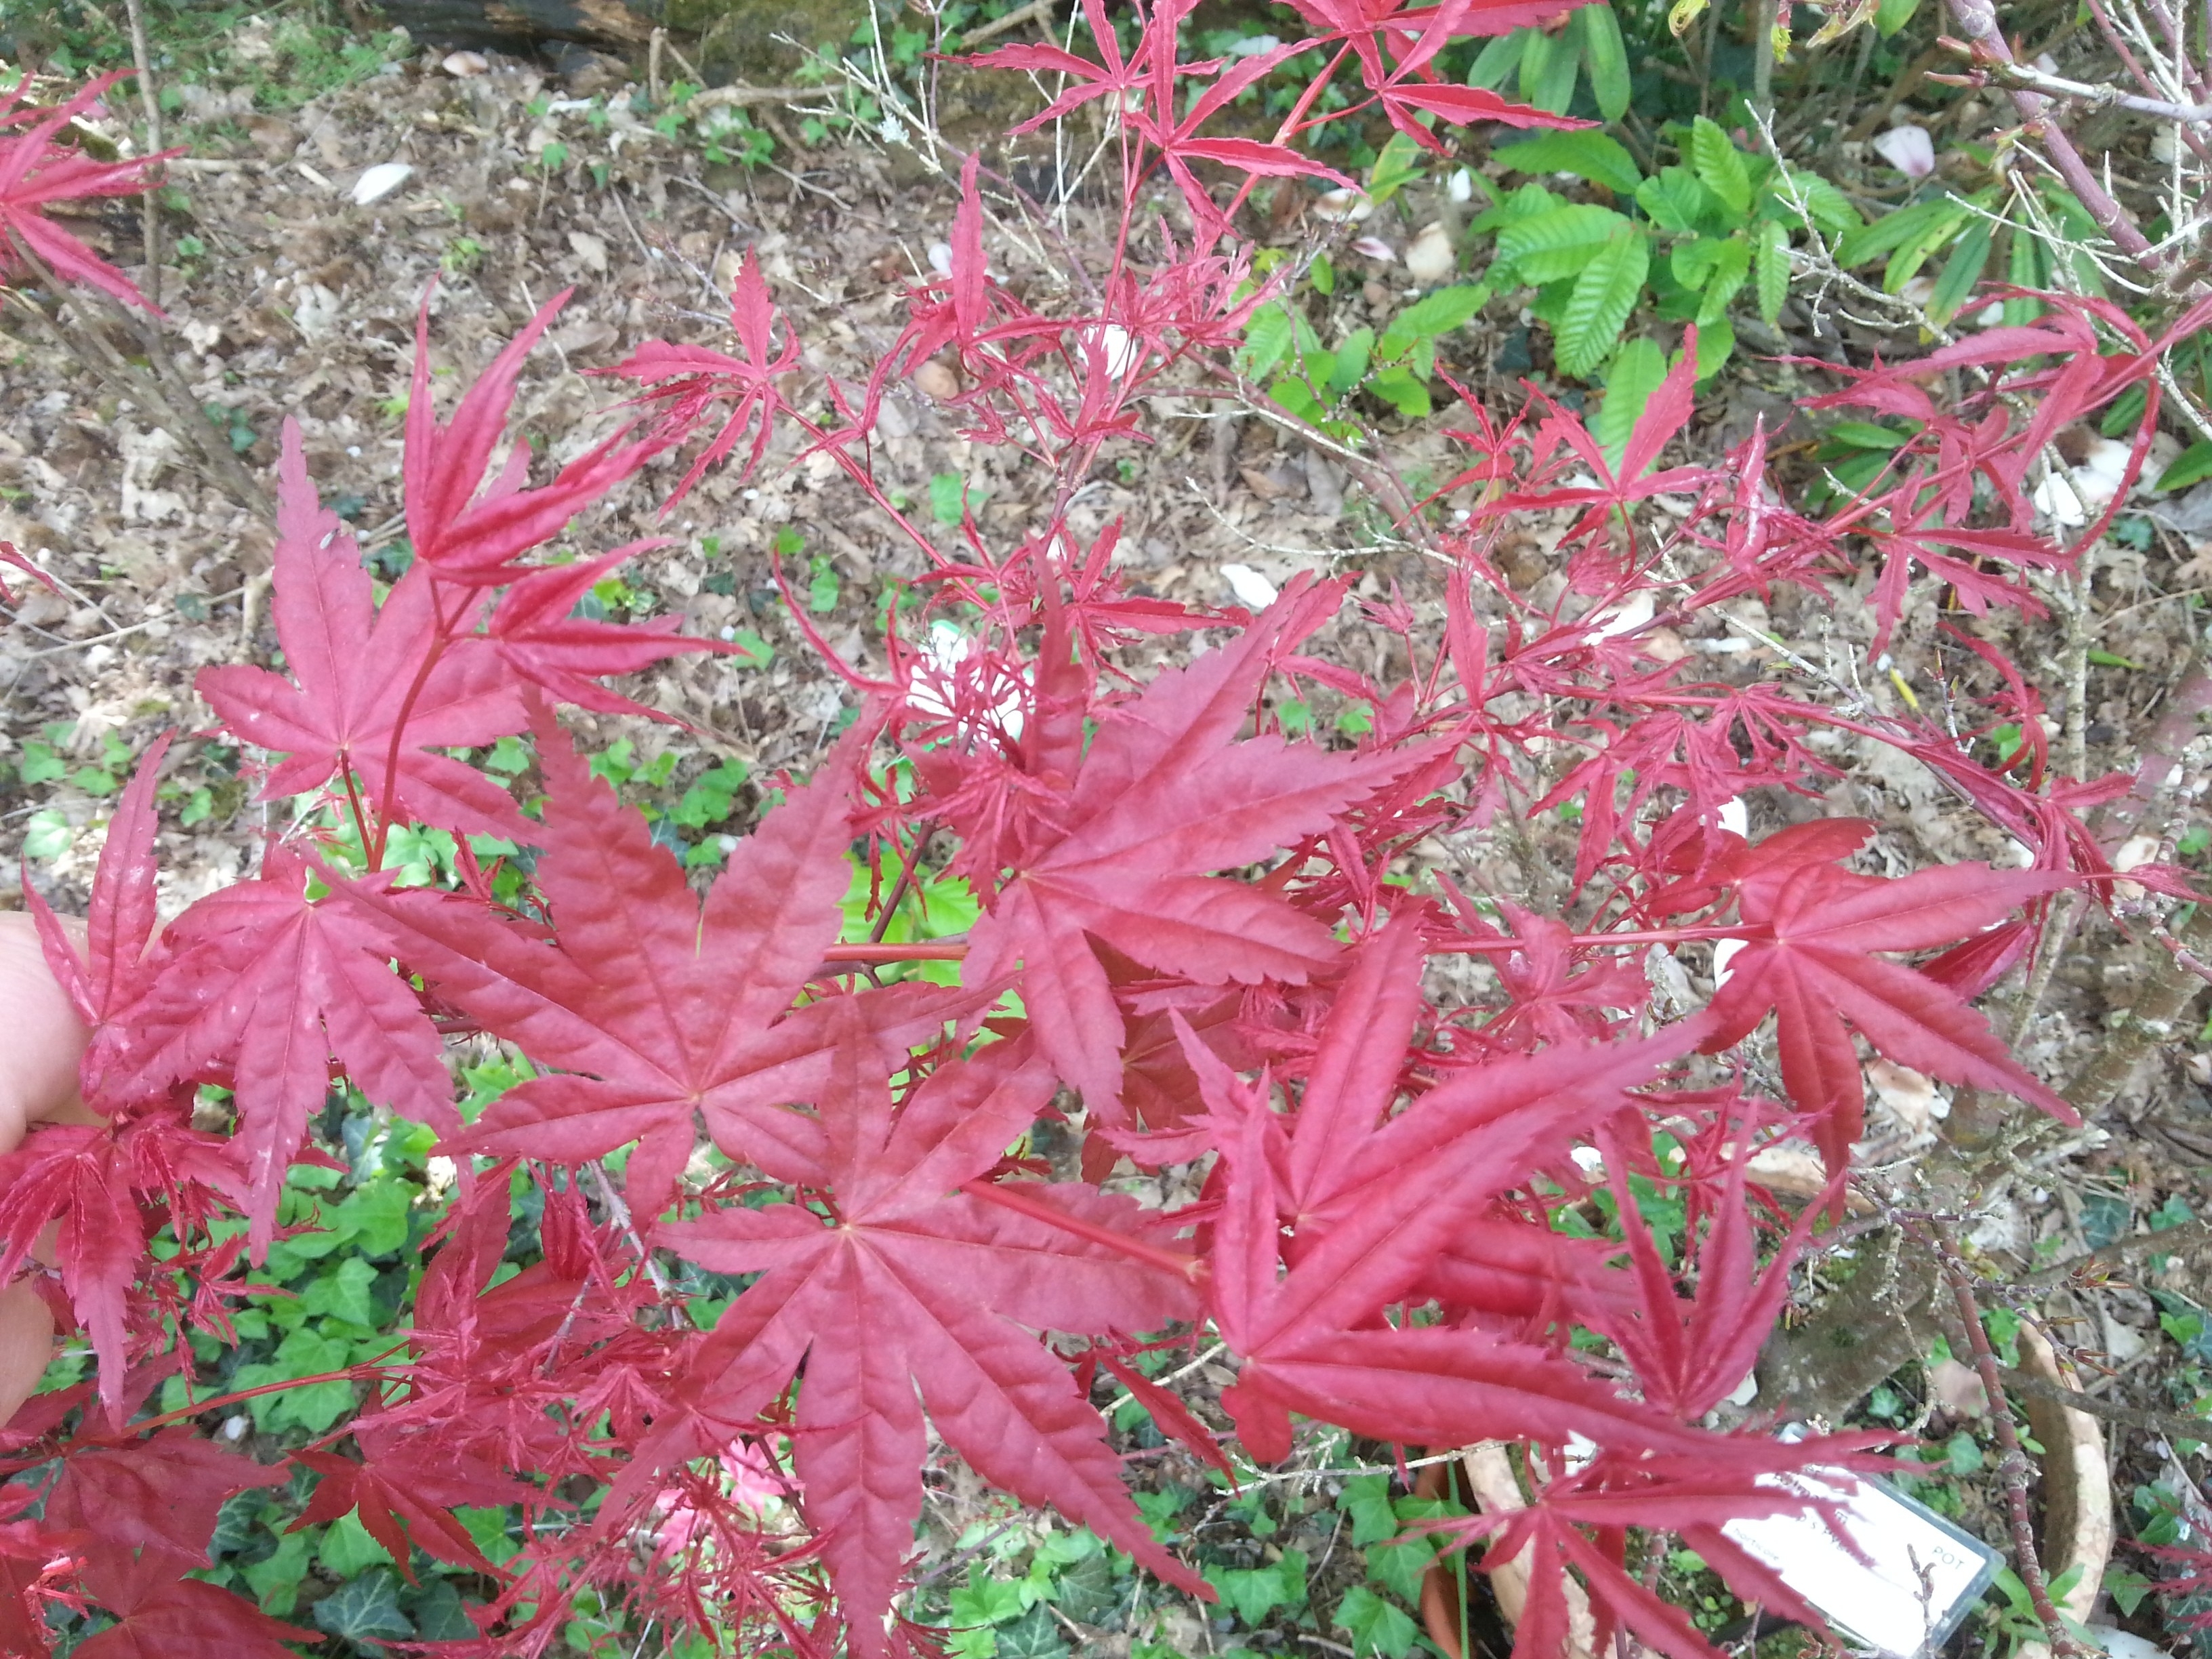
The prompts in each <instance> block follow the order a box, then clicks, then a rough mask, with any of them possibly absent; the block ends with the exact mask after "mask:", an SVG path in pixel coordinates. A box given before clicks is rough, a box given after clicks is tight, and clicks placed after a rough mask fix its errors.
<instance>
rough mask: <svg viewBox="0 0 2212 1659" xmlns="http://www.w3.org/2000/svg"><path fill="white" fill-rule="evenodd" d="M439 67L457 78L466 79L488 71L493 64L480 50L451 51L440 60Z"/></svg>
mask: <svg viewBox="0 0 2212 1659" xmlns="http://www.w3.org/2000/svg"><path fill="white" fill-rule="evenodd" d="M438 67H439V68H440V69H441V70H445V71H446V73H447V74H448V75H450V76H453V78H454V79H455V80H457V81H465V80H467V79H468V78H469V76H472V75H483V74H485V73H487V72H488V71H489V70H490V68H491V65H490V64H489V63H487V62H486V61H485V59H484V55H483V53H482V52H447V54H446V55H445V57H444V58H443V59H441V61H440V63H439V64H438Z"/></svg>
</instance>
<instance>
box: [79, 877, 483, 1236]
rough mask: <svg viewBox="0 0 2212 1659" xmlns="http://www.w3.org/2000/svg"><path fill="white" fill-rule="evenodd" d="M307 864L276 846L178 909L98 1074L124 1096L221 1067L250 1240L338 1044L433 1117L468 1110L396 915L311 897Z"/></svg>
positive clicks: (325, 1082) (352, 1073) (447, 1119)
mask: <svg viewBox="0 0 2212 1659" xmlns="http://www.w3.org/2000/svg"><path fill="white" fill-rule="evenodd" d="M308 878H309V867H308V866H307V862H306V861H305V860H302V859H301V857H300V856H299V855H298V854H295V853H292V852H290V851H289V850H288V849H286V848H282V847H271V848H269V849H268V850H267V851H266V852H265V853H264V854H263V855H262V861H261V874H260V877H259V878H258V879H257V880H254V881H246V882H240V883H238V884H236V885H234V886H230V887H226V888H223V889H222V890H219V891H216V892H214V893H210V895H208V896H207V897H205V898H204V899H202V900H200V902H198V903H197V904H195V905H193V906H192V907H191V908H190V909H189V910H186V911H185V913H184V914H183V915H180V916H179V917H178V918H177V920H176V921H174V922H173V923H172V924H170V927H169V930H168V932H167V934H166V935H165V936H164V939H163V940H162V961H161V971H160V974H159V976H158V977H157V978H156V979H155V982H154V984H153V985H152V987H150V988H149V990H148V991H147V993H146V994H145V995H144V996H143V998H142V999H141V1000H139V1001H138V1002H137V1003H136V1004H134V1005H133V1006H132V1007H131V1011H130V1018H129V1019H128V1020H127V1021H125V1022H120V1023H119V1024H120V1025H121V1026H122V1029H121V1030H119V1032H118V1035H117V1039H116V1042H115V1045H114V1047H115V1048H116V1049H117V1050H118V1051H119V1052H118V1053H117V1054H116V1055H115V1057H114V1058H113V1059H112V1060H110V1062H109V1066H108V1068H107V1070H106V1073H105V1075H104V1077H103V1085H104V1087H105V1088H106V1091H108V1092H109V1093H110V1094H111V1095H112V1096H115V1097H120V1098H125V1099H129V1098H134V1097H143V1096H146V1095H149V1094H153V1093H155V1092H158V1091H161V1090H164V1089H166V1088H167V1087H168V1085H171V1084H173V1083H176V1082H179V1081H182V1080H185V1079H194V1078H197V1077H200V1076H202V1075H204V1074H205V1073H208V1072H209V1071H210V1068H212V1067H215V1066H227V1067H228V1073H229V1075H230V1080H231V1086H232V1088H233V1089H234V1091H236V1096H237V1103H238V1110H239V1118H240V1124H239V1131H238V1143H239V1146H240V1151H241V1152H242V1153H243V1158H244V1164H245V1166H246V1181H247V1198H246V1205H247V1210H248V1213H249V1214H250V1215H251V1216H252V1222H253V1226H252V1234H251V1237H252V1243H253V1247H254V1249H255V1250H256V1251H257V1253H258V1252H259V1251H260V1250H261V1249H263V1248H264V1246H265V1244H266V1243H267V1241H268V1239H269V1238H270V1237H271V1236H272V1234H273V1232H274V1230H275V1227H276V1200H277V1195H278V1193H279V1191H280V1190H281V1188H283V1182H284V1176H285V1172H286V1171H287V1170H289V1169H290V1168H291V1164H292V1159H293V1157H294V1155H295V1154H296V1153H297V1152H298V1151H299V1150H300V1147H301V1144H302V1143H303V1142H304V1141H305V1139H306V1138H307V1120H308V1118H309V1117H311V1116H312V1115H314V1114H315V1113H316V1112H319V1111H320V1110H321V1109H322V1106H323V1101H324V1097H325V1095H326V1094H327V1093H328V1091H329V1088H330V1079H331V1059H332V1057H333V1056H335V1057H336V1059H337V1061H338V1063H339V1064H340V1065H341V1066H343V1068H344V1070H345V1073H346V1074H347V1075H348V1076H349V1077H350V1078H351V1079H353V1081H354V1082H355V1084H356V1085H358V1086H359V1087H360V1089H361V1090H362V1092H363V1093H364V1094H366V1095H367V1096H368V1097H369V1098H370V1099H371V1100H373V1101H374V1102H376V1103H378V1104H380V1105H386V1106H390V1107H392V1109H395V1110H397V1111H398V1112H399V1113H400V1114H401V1115H404V1116H406V1117H410V1118H412V1119H414V1120H415V1121H417V1122H420V1123H428V1124H430V1125H431V1126H432V1127H436V1128H439V1129H451V1128H457V1127H459V1124H460V1119H459V1115H457V1114H456V1113H455V1112H454V1110H453V1079H451V1077H450V1076H449V1075H448V1074H447V1071H446V1067H445V1062H444V1060H443V1054H444V1051H445V1043H444V1042H443V1040H442V1039H441V1037H440V1036H439V1035H438V1032H437V1030H436V1028H435V1026H433V1025H432V1024H430V1021H429V1019H428V1017H427V1016H426V1015H425V1014H424V1013H423V1012H422V1004H421V1002H420V1001H419V1000H417V999H416V995H415V993H414V992H413V991H411V990H410V989H409V988H408V987H407V985H406V984H405V982H404V981H402V980H400V979H399V978H398V977H397V976H396V975H394V974H393V973H392V968H391V963H390V958H391V954H392V951H391V945H390V944H389V942H388V939H387V937H386V936H387V933H388V930H387V929H386V928H385V927H382V926H381V925H380V923H379V922H378V921H377V920H376V919H375V918H374V916H371V915H367V914H365V913H364V912H363V911H362V910H361V909H360V908H358V907H356V906H353V905H349V904H346V903H343V902H339V903H332V902H328V901H327V900H325V901H324V902H313V901H311V900H310V899H309V898H308V896H307V885H308Z"/></svg>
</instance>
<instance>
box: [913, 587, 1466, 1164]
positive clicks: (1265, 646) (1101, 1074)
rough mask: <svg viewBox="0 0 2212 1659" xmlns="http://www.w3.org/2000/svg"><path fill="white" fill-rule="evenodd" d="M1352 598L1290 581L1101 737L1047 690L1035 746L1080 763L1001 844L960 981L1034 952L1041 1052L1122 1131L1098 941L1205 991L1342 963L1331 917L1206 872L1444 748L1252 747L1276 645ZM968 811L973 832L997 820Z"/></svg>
mask: <svg viewBox="0 0 2212 1659" xmlns="http://www.w3.org/2000/svg"><path fill="white" fill-rule="evenodd" d="M1341 592H1342V590H1341V588H1340V586H1338V585H1337V584H1334V583H1328V584H1322V585H1315V584H1312V583H1310V582H1305V581H1296V582H1293V583H1292V584H1291V586H1290V587H1288V588H1286V589H1285V591H1284V593H1283V597H1282V598H1281V599H1279V600H1278V601H1277V602H1276V604H1275V605H1273V606H1272V607H1271V608H1270V609H1269V610H1268V611H1267V613H1266V615H1265V616H1263V617H1261V618H1260V619H1259V621H1257V622H1255V623H1254V624H1253V625H1252V626H1251V628H1249V629H1248V630H1247V631H1246V632H1245V634H1244V635H1243V637H1242V638H1241V639H1239V640H1238V641H1237V643H1236V644H1234V645H1232V646H1230V647H1227V648H1225V649H1224V650H1220V651H1216V652H1210V653H1207V654H1206V655H1205V656H1203V657H1201V658H1200V659H1198V661H1197V662H1195V663H1194V664H1193V665H1191V666H1189V667H1188V668H1185V669H1180V670H1175V671H1170V672H1167V673H1164V674H1162V675H1160V676H1159V677H1158V678H1156V679H1155V680H1154V681H1153V682H1152V685H1151V686H1150V687H1149V688H1148V689H1147V690H1146V692H1145V694H1144V695H1143V696H1140V697H1138V698H1136V699H1134V700H1133V701H1131V702H1127V703H1123V704H1121V705H1120V706H1118V707H1115V708H1109V709H1107V710H1105V711H1104V712H1103V714H1100V715H1099V716H1098V717H1097V736H1096V738H1095V739H1093V740H1092V741H1091V744H1090V745H1089V747H1088V749H1087V750H1085V749H1083V748H1082V747H1081V743H1082V735H1081V734H1082V730H1083V726H1084V722H1085V718H1086V717H1085V714H1084V712H1083V707H1082V704H1081V702H1080V701H1079V700H1069V699H1059V698H1053V699H1045V698H1040V702H1041V704H1042V705H1043V706H1041V707H1040V708H1038V709H1037V710H1036V713H1035V714H1033V715H1032V717H1031V720H1030V730H1029V732H1026V733H1025V734H1024V739H1023V743H1024V749H1025V750H1028V751H1029V752H1030V753H1032V754H1035V755H1038V756H1040V757H1066V760H1065V762H1064V764H1065V767H1066V769H1065V770H1064V771H1063V770H1060V769H1056V768H1054V764H1053V763H1052V762H1050V761H1046V762H1042V763H1041V765H1042V767H1043V768H1044V769H1046V770H1047V773H1048V775H1045V776H1042V777H1040V778H1038V779H1037V780H1036V783H1037V786H1038V789H1039V793H1049V794H1050V795H1052V796H1054V797H1056V799H1052V800H1051V801H1050V804H1049V807H1048V809H1047V810H1044V811H1039V812H1038V813H1037V814H1036V817H1035V818H1034V819H1033V820H1032V821H1031V823H1030V827H1029V828H1028V829H1026V831H1025V832H1024V835H1023V836H1022V842H1023V844H1020V845H1018V846H1014V847H1012V848H1006V849H1002V850H1003V851H1004V852H1005V854H1006V862H1007V863H1008V864H1010V865H1011V866H1012V870H1011V872H1010V873H1009V874H1007V875H1006V876H1005V877H1004V878H1002V879H1001V880H1000V883H999V886H998V890H997V892H996V894H995V895H994V897H993V898H992V900H991V902H990V908H989V910H988V913H987V915H984V917H983V918H982V919H981V921H979V922H977V923H976V925H975V927H974V928H973V929H972V930H970V933H969V947H968V951H969V953H968V957H967V961H966V963H965V964H964V965H963V970H962V976H961V977H962V982H963V983H964V984H966V985H969V986H970V987H975V988H977V989H978V990H980V989H981V987H985V986H987V985H991V984H994V983H996V982H997V981H1000V979H1001V978H1002V977H1003V976H1004V975H1006V974H1007V973H1009V972H1010V971H1011V970H1012V969H1013V967H1014V965H1015V963H1016V962H1017V961H1018V962H1019V963H1020V964H1021V968H1022V998H1023V1003H1024V1007H1025V1009H1026V1011H1027V1012H1028V1015H1029V1018H1030V1023H1031V1025H1032V1027H1033V1029H1034V1030H1036V1036H1037V1041H1038V1043H1039V1045H1040V1046H1041V1047H1042V1048H1043V1050H1044V1052H1045V1053H1046V1054H1047V1055H1048V1056H1049V1057H1050V1059H1051V1060H1052V1063H1053V1066H1054V1069H1055V1070H1057V1071H1058V1072H1059V1073H1060V1076H1061V1078H1062V1079H1065V1080H1066V1082H1068V1083H1069V1084H1072V1085H1073V1086H1075V1087H1076V1088H1078V1089H1079V1090H1080V1091H1082V1093H1083V1097H1084V1101H1085V1104H1086V1105H1087V1106H1088V1107H1090V1109H1091V1110H1092V1111H1094V1112H1096V1113H1098V1114H1101V1115H1102V1116H1103V1120H1104V1121H1107V1122H1108V1123H1109V1124H1114V1125H1116V1126H1121V1124H1122V1118H1121V1113H1120V1110H1119V1103H1120V1100H1121V1077H1122V1061H1121V1048H1122V1043H1123V1041H1124V1038H1125V1036H1126V1035H1127V1032H1126V1030H1125V1027H1124V1025H1123V1023H1122V1018H1121V1011H1120V1009H1119V1008H1118V1007H1117V1006H1116V1004H1115V997H1114V994H1113V989H1112V987H1111V985H1110V984H1109V979H1108V974H1107V969H1106V968H1105V967H1104V965H1103V964H1102V963H1101V962H1100V961H1099V959H1098V957H1097V952H1096V951H1094V950H1093V948H1092V946H1091V937H1093V936H1095V937H1096V938H1097V939H1100V940H1103V942H1104V943H1106V944H1107V945H1111V946H1113V947H1114V948H1115V950H1116V951H1121V953H1122V954H1123V955H1125V956H1127V957H1131V958H1133V959H1134V960H1135V961H1137V962H1140V963H1144V964H1145V965H1146V966H1147V967H1150V968H1154V969H1160V970H1161V971H1163V972H1165V973H1169V974H1172V975H1182V976H1183V977H1185V978H1188V979H1190V980H1194V981H1198V982H1200V983H1201V984H1210V985H1224V984H1228V983H1231V982H1232V981H1233V982H1237V983H1240V984H1253V983H1256V982H1258V981H1261V980H1263V979H1274V980H1279V981H1285V982H1286V983H1290V984H1301V983H1304V981H1305V980H1306V979H1307V978H1308V977H1309V976H1310V975H1312V974H1313V973H1315V972H1316V971H1317V970H1320V969H1325V968H1327V967H1328V965H1329V963H1331V962H1332V961H1333V960H1334V958H1335V956H1336V953H1337V946H1336V943H1335V941H1334V939H1333V938H1332V937H1331V936H1330V933H1329V930H1328V927H1326V926H1325V925H1324V924H1323V923H1322V922H1321V921H1317V920H1316V919H1315V918H1313V917H1311V916H1308V915H1302V914H1301V913H1299V912H1298V911H1297V910H1295V909H1293V908H1291V906H1290V905H1289V904H1288V903H1286V902H1284V901H1283V900H1281V899H1279V898H1278V897H1275V896H1273V894H1271V893H1268V892H1265V891H1262V890H1260V889H1259V888H1257V887H1255V886H1254V885H1252V884H1249V883H1243V882H1233V881H1228V880H1221V879H1215V878H1212V877H1210V876H1208V875H1206V873H1205V872H1209V871H1214V870H1221V869H1229V868H1234V867H1236V866H1240V865H1247V864H1252V863H1255V862H1257V861H1258V860H1261V859H1264V858H1266V857H1267V856H1268V855H1269V854H1271V853H1273V852H1275V851H1276V850H1277V849H1279V848H1285V847H1290V846H1294V845H1296V844H1297V842H1299V841H1300V840H1302V839H1303V838H1304V837H1306V836H1310V835H1313V834H1315V833H1316V832H1317V831H1320V830H1322V829H1325V828H1326V827H1327V826H1328V823H1329V821H1330V820H1331V819H1332V818H1334V817H1335V816H1336V815H1337V814H1338V813H1340V812H1341V811H1344V809H1345V808H1346V807H1347V806H1349V805H1352V803H1354V802H1356V801H1358V800H1359V799H1362V798H1364V796H1366V795H1368V794H1370V793H1373V792H1374V791H1375V790H1376V789H1377V788H1379V787H1382V786H1383V785H1384V784H1386V783H1388V782H1389V781H1391V780H1392V779H1393V778H1395V777H1397V776H1399V775H1401V774H1403V773H1405V772H1406V771H1407V770H1410V769H1412V768H1413V767H1414V766H1417V765H1419V763H1421V762H1422V761H1424V760H1425V759H1427V758H1429V757H1431V754H1433V752H1434V745H1420V744H1408V745H1407V746H1406V747H1404V748H1402V749H1400V750H1394V751H1387V752H1383V753H1376V754H1370V755H1364V756H1351V755H1343V754H1335V753H1331V752H1329V751H1328V750H1323V749H1321V748H1318V747H1316V746H1314V745H1311V744H1291V743H1288V742H1286V741H1285V740H1284V739H1283V738H1281V737H1280V736H1278V735H1274V734H1267V735H1263V736H1260V737H1255V738H1246V739H1244V740H1243V741H1241V742H1240V741H1238V740H1237V732H1238V731H1239V729H1240V728H1241V727H1242V726H1243V723H1244V721H1245V720H1246V718H1247V716H1248V714H1249V712H1250V709H1251V706H1252V703H1253V702H1254V700H1255V698H1256V696H1258V694H1259V690H1260V686H1261V682H1262V681H1263V680H1264V679H1265V678H1266V677H1267V669H1268V665H1269V661H1270V659H1271V657H1272V655H1273V653H1274V652H1276V651H1277V650H1279V649H1283V648H1286V647H1289V646H1291V645H1295V644H1296V643H1297V641H1300V640H1302V639H1304V637H1305V636H1306V635H1309V634H1310V633H1312V632H1313V630H1314V629H1316V628H1318V627H1319V626H1321V624H1322V623H1323V622H1325V621H1326V620H1327V619H1328V616H1329V614H1330V613H1331V612H1332V611H1334V609H1335V607H1336V604H1337V602H1338V600H1339V599H1340V596H1341ZM1062 648H1064V647H1062ZM1049 649H1050V647H1048V650H1049ZM1078 754H1079V755H1080V759H1079V760H1077V759H1074V758H1073V757H1075V756H1076V755H1078ZM1070 773H1072V775H1069V774H1070ZM944 776H945V773H944V771H943V770H942V769H941V768H940V769H939V770H938V772H937V777H939V778H942V777H944ZM934 781H935V780H933V785H934ZM955 822H956V823H958V825H959V827H960V828H961V829H963V832H973V831H980V830H981V829H983V828H985V826H983V825H981V824H977V823H972V822H963V821H962V817H960V816H959V815H956V817H955Z"/></svg>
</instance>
